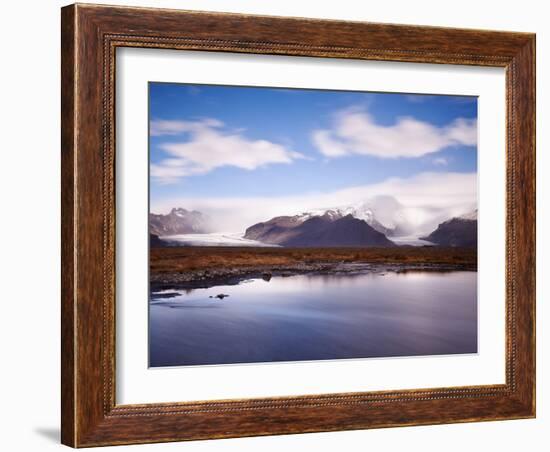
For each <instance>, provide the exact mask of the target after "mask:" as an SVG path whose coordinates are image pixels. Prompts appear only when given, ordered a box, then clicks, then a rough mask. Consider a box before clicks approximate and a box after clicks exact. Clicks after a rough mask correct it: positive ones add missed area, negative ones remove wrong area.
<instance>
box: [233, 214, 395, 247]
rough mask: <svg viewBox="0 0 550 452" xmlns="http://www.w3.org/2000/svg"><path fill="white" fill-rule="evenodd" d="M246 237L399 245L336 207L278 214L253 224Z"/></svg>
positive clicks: (283, 242) (294, 243)
mask: <svg viewBox="0 0 550 452" xmlns="http://www.w3.org/2000/svg"><path fill="white" fill-rule="evenodd" d="M244 238H245V239H249V240H257V241H260V242H264V243H269V244H273V245H280V246H290V247H336V246H341V247H346V246H357V247H361V246H383V247H386V246H395V245H394V243H393V242H392V241H390V240H388V238H387V237H386V236H385V235H384V233H382V232H379V231H377V230H376V229H374V228H373V227H372V226H370V225H369V224H368V223H367V222H366V221H365V220H362V219H359V218H355V217H354V216H353V215H351V214H347V215H343V214H342V213H340V212H335V211H334V210H327V211H325V212H324V213H322V214H321V215H318V214H317V215H316V214H314V213H311V212H310V213H306V214H301V215H295V216H281V217H275V218H272V219H271V220H269V221H266V222H262V223H257V224H255V225H253V226H250V227H249V228H248V229H247V230H246V232H245V234H244Z"/></svg>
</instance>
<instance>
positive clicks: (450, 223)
mask: <svg viewBox="0 0 550 452" xmlns="http://www.w3.org/2000/svg"><path fill="white" fill-rule="evenodd" d="M421 239H422V240H427V241H428V242H432V243H435V244H436V245H439V246H453V247H456V246H463V247H477V210H476V211H474V212H472V213H471V214H468V215H464V216H462V217H454V218H451V219H450V220H447V221H445V222H443V223H440V224H439V226H437V229H436V230H435V231H433V232H431V233H430V234H429V235H428V236H426V237H421Z"/></svg>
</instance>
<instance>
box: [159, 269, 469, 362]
mask: <svg viewBox="0 0 550 452" xmlns="http://www.w3.org/2000/svg"><path fill="white" fill-rule="evenodd" d="M219 294H224V295H229V296H228V297H225V298H223V299H220V298H216V295H219ZM149 328H150V330H149V339H150V341H149V347H150V349H149V360H150V366H152V367H157V366H184V365H200V364H229V363H253V362H273V361H302V360H320V359H343V358H372V357H391V356H416V355H437V354H458V353H476V351H477V273H476V272H463V271H456V272H448V273H439V272H409V273H391V272H389V273H386V274H382V275H381V274H363V275H354V276H348V275H345V276H342V275H339V276H320V275H317V276H292V277H286V278H283V277H274V278H272V279H271V280H270V281H269V282H268V281H264V280H262V279H255V280H251V281H246V282H243V283H241V284H239V285H236V286H217V287H213V288H210V289H195V290H187V291H164V292H153V293H152V294H151V301H150V305H149Z"/></svg>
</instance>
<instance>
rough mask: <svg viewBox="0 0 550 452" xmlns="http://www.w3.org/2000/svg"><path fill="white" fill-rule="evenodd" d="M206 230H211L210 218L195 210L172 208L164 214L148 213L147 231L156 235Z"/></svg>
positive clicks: (199, 232)
mask: <svg viewBox="0 0 550 452" xmlns="http://www.w3.org/2000/svg"><path fill="white" fill-rule="evenodd" d="M208 232H211V221H210V219H209V218H208V217H207V216H206V215H204V214H202V213H201V212H198V211H196V210H186V209H182V208H173V209H172V210H171V211H170V213H168V214H166V215H162V214H155V213H150V214H149V233H151V234H155V235H157V236H163V235H176V234H205V233H208Z"/></svg>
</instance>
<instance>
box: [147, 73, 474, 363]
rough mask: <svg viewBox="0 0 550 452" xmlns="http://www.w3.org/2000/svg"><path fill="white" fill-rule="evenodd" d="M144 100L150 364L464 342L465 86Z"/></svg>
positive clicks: (401, 350)
mask: <svg viewBox="0 0 550 452" xmlns="http://www.w3.org/2000/svg"><path fill="white" fill-rule="evenodd" d="M148 100H149V222H148V225H149V231H148V233H149V292H150V293H149V307H148V308H149V332H148V334H149V366H150V367H170V366H191V365H193V366H197V365H221V364H243V363H274V362H296V361H315V360H336V359H367V358H392V357H410V356H431V355H457V354H475V353H477V351H478V331H477V330H478V319H477V312H478V303H477V221H478V209H477V178H478V173H477V141H478V140H477V136H478V134H477V108H478V105H477V97H475V96H456V95H452V96H451V95H429V94H416V93H380V92H357V91H336V90H318V89H295V88H286V87H285V88H273V87H248V86H219V85H199V84H178V83H164V82H163V83H160V82H150V83H149V99H148Z"/></svg>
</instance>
